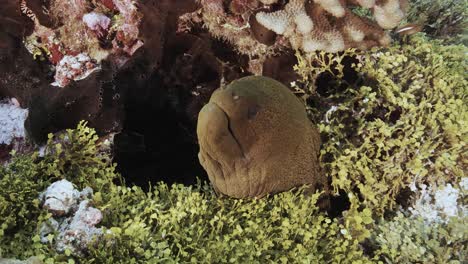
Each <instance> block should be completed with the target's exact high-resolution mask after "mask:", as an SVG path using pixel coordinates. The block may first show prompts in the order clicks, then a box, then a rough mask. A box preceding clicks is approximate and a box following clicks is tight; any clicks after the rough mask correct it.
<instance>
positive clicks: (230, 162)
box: [197, 76, 324, 198]
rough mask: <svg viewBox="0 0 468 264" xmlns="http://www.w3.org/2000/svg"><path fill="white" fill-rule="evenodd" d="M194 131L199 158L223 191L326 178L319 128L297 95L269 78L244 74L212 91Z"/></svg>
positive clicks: (250, 192)
mask: <svg viewBox="0 0 468 264" xmlns="http://www.w3.org/2000/svg"><path fill="white" fill-rule="evenodd" d="M197 134H198V140H199V143H200V153H199V159H200V163H201V164H202V166H203V167H204V168H205V170H206V171H207V172H208V176H209V179H210V181H211V182H212V183H213V185H214V187H215V189H216V190H218V191H219V192H221V193H223V194H226V195H229V196H232V197H236V198H245V197H262V196H265V195H267V194H269V193H277V192H281V191H285V190H289V189H291V188H294V187H297V186H300V185H303V184H308V185H310V188H311V189H312V190H314V189H315V188H316V187H317V184H318V183H323V182H324V176H323V175H322V174H321V171H320V166H319V163H318V159H317V155H318V152H319V147H320V138H319V133H318V131H317V129H316V128H315V127H314V126H313V125H312V123H311V122H310V121H309V119H308V118H307V114H306V111H305V108H304V106H303V104H302V103H301V102H300V100H299V99H298V98H296V97H295V96H294V94H293V93H292V92H291V91H289V90H288V88H287V87H285V86H284V85H282V84H281V83H279V82H277V81H275V80H273V79H271V78H267V77H260V76H250V77H244V78H241V79H238V80H236V81H234V82H232V83H231V84H229V85H228V86H226V87H223V88H220V89H218V90H217V91H215V93H213V95H212V97H211V99H210V102H209V103H208V104H207V105H205V106H204V107H203V109H202V110H201V112H200V114H199V117H198V127H197Z"/></svg>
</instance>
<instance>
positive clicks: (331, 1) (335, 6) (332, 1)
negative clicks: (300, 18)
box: [314, 0, 346, 17]
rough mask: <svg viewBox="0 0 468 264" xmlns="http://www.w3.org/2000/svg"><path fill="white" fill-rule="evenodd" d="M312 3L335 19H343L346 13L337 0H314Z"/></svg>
mask: <svg viewBox="0 0 468 264" xmlns="http://www.w3.org/2000/svg"><path fill="white" fill-rule="evenodd" d="M314 2H315V3H317V4H319V5H320V6H322V8H323V9H325V10H326V11H327V12H329V13H331V14H332V15H333V16H335V17H343V16H344V15H345V13H346V11H345V9H344V7H343V6H342V5H341V3H340V1H339V0H314Z"/></svg>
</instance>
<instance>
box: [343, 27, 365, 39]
mask: <svg viewBox="0 0 468 264" xmlns="http://www.w3.org/2000/svg"><path fill="white" fill-rule="evenodd" d="M345 31H346V34H347V35H348V36H349V37H350V38H351V39H352V40H353V41H356V42H361V41H363V40H364V37H365V35H364V32H363V31H361V30H359V29H357V28H355V27H353V26H352V25H348V26H346V27H345Z"/></svg>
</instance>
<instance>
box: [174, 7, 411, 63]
mask: <svg viewBox="0 0 468 264" xmlns="http://www.w3.org/2000/svg"><path fill="white" fill-rule="evenodd" d="M225 2H226V1H222V0H202V1H200V4H201V9H200V10H199V11H197V12H196V13H193V14H191V16H190V17H189V16H187V17H183V19H182V22H181V24H183V25H185V24H187V22H186V21H187V20H188V21H191V22H192V23H200V22H201V21H202V22H203V24H204V26H205V27H207V28H208V30H209V31H210V32H211V33H212V34H213V35H214V36H215V37H219V38H222V39H224V40H226V41H228V42H230V43H231V44H232V45H233V46H234V47H235V48H236V49H237V50H238V51H239V52H241V53H244V54H248V55H249V56H269V55H272V54H274V53H276V52H278V51H279V50H281V49H284V48H286V47H291V48H293V49H300V50H303V51H306V52H313V51H316V50H324V51H327V52H338V51H342V50H345V49H347V48H359V49H368V48H370V47H372V46H376V45H381V46H386V45H388V44H389V43H390V37H389V36H388V34H387V33H386V32H385V31H384V29H391V28H394V27H396V26H398V24H399V23H400V21H401V20H402V19H403V18H404V17H405V11H406V8H407V3H406V1H405V0H379V1H374V0H372V1H356V0H351V1H338V0H315V1H310V0H308V1H306V0H291V1H288V2H286V3H285V4H284V5H283V4H279V3H277V1H257V0H232V1H227V2H228V4H226V3H225ZM353 6H360V7H363V8H367V9H371V10H372V12H373V15H374V18H375V22H373V21H370V20H368V19H367V18H364V17H360V16H358V15H356V14H355V13H354V12H353V11H352V9H351V7H353ZM226 7H228V8H226ZM269 31H270V32H269ZM276 35H278V37H276ZM275 39H276V40H275Z"/></svg>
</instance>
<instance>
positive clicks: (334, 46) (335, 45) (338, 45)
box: [324, 32, 345, 53]
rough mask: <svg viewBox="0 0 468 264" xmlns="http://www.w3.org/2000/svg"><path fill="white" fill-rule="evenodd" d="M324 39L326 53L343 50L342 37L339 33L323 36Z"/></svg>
mask: <svg viewBox="0 0 468 264" xmlns="http://www.w3.org/2000/svg"><path fill="white" fill-rule="evenodd" d="M325 39H326V40H327V41H328V45H327V47H326V48H325V49H324V50H325V51H326V52H331V53H334V52H338V51H342V50H344V49H345V44H344V40H343V37H342V36H341V34H340V33H337V32H330V33H326V34H325Z"/></svg>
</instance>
